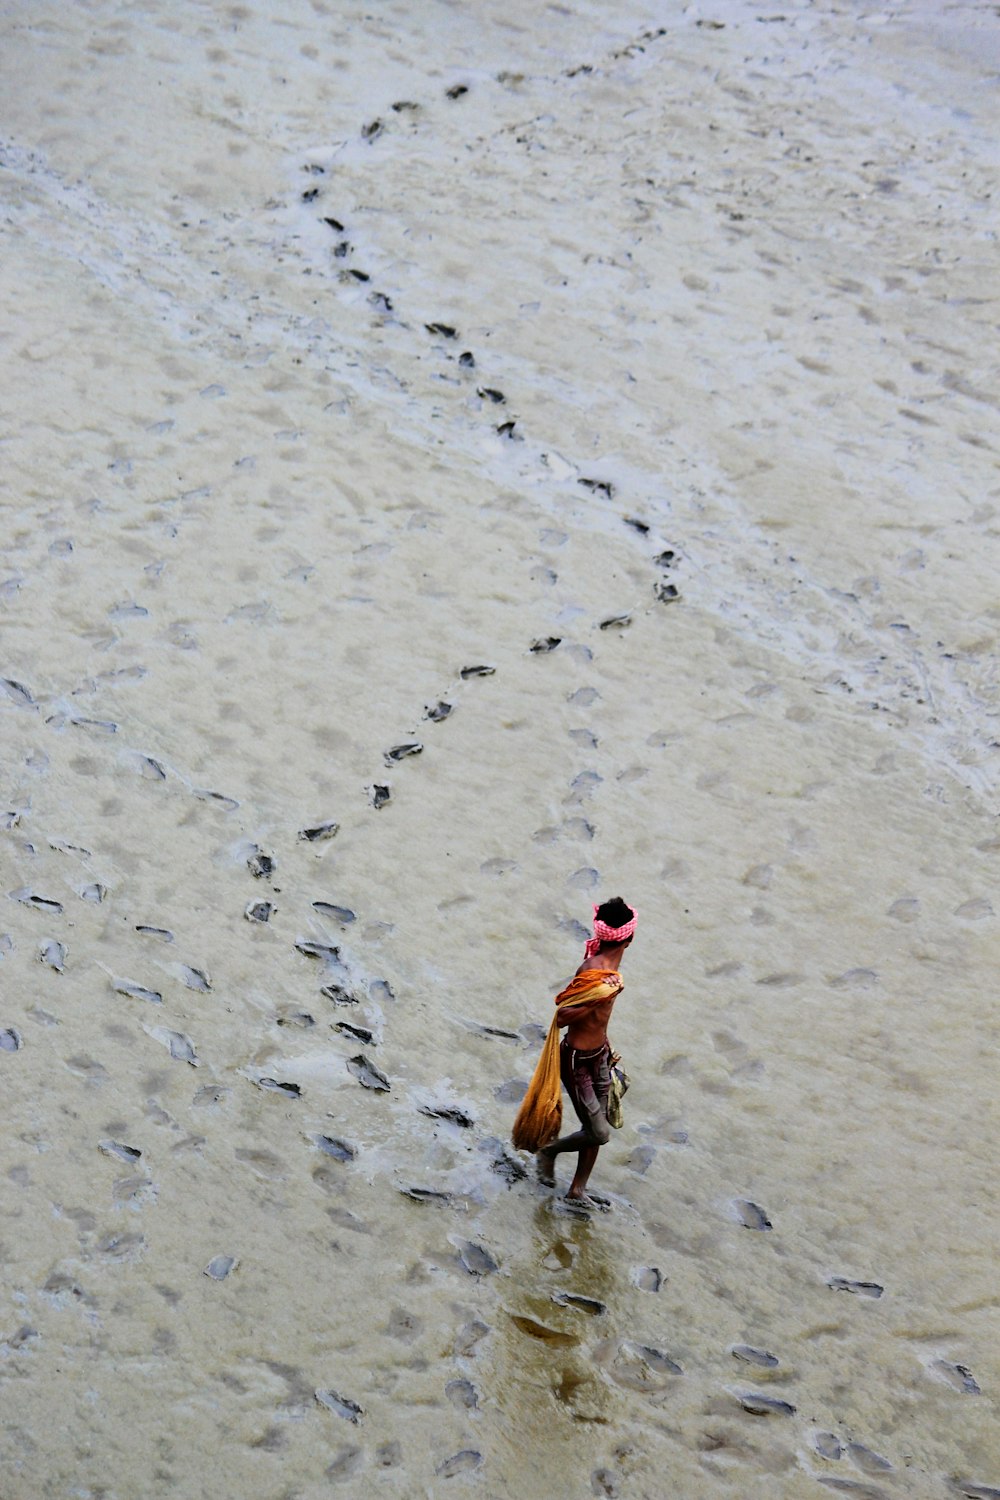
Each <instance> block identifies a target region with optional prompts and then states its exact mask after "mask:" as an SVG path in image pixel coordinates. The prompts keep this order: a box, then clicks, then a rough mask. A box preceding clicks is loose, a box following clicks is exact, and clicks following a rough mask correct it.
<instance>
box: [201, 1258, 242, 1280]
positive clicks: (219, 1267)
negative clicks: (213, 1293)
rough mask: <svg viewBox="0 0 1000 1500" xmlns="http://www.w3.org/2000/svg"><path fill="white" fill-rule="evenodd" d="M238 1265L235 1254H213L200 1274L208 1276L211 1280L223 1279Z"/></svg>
mask: <svg viewBox="0 0 1000 1500" xmlns="http://www.w3.org/2000/svg"><path fill="white" fill-rule="evenodd" d="M238 1265H239V1259H238V1258H237V1257H236V1256H235V1255H213V1257H212V1259H211V1260H210V1261H209V1263H208V1265H207V1266H206V1267H205V1269H204V1271H203V1272H202V1275H203V1276H208V1277H210V1278H211V1279H212V1281H225V1279H226V1277H227V1276H229V1275H230V1274H231V1273H232V1272H233V1271H235V1270H236V1267H237V1266H238Z"/></svg>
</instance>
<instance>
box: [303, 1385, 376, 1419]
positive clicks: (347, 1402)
mask: <svg viewBox="0 0 1000 1500" xmlns="http://www.w3.org/2000/svg"><path fill="white" fill-rule="evenodd" d="M314 1394H315V1396H316V1400H317V1401H318V1402H319V1404H320V1406H325V1407H326V1409H327V1411H332V1412H333V1413H334V1414H335V1415H336V1416H338V1417H343V1418H344V1420H345V1421H347V1422H353V1423H355V1425H356V1424H357V1422H358V1420H359V1418H361V1417H362V1416H363V1415H364V1413H363V1411H362V1409H361V1407H360V1406H359V1405H358V1403H357V1402H356V1401H352V1400H351V1398H350V1397H349V1396H339V1395H338V1394H337V1392H336V1391H329V1390H318V1391H316V1392H315V1393H314Z"/></svg>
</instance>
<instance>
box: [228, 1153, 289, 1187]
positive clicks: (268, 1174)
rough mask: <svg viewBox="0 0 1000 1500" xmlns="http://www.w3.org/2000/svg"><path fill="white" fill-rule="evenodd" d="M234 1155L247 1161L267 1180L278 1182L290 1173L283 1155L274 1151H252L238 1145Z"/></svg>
mask: <svg viewBox="0 0 1000 1500" xmlns="http://www.w3.org/2000/svg"><path fill="white" fill-rule="evenodd" d="M233 1155H234V1156H235V1158H236V1160H237V1161H241V1162H245V1163H246V1165H247V1166H248V1167H250V1168H251V1170H252V1171H254V1172H256V1173H257V1176H258V1177H263V1178H264V1179H265V1181H267V1182H278V1181H280V1180H281V1178H283V1177H286V1176H287V1175H288V1174H287V1172H286V1170H285V1164H284V1162H283V1161H282V1160H281V1157H280V1156H275V1154H274V1152H273V1151H252V1150H248V1149H247V1148H245V1147H237V1149H236V1150H235V1151H234V1152H233Z"/></svg>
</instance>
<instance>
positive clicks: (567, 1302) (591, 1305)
mask: <svg viewBox="0 0 1000 1500" xmlns="http://www.w3.org/2000/svg"><path fill="white" fill-rule="evenodd" d="M551 1300H552V1301H553V1302H554V1303H555V1304H556V1306H557V1307H574V1308H576V1309H577V1310H578V1311H579V1312H585V1313H588V1314H589V1315H590V1316H591V1317H592V1318H596V1317H600V1316H601V1315H602V1314H604V1313H606V1312H607V1310H608V1309H607V1305H606V1303H604V1302H598V1300H597V1298H596V1297H584V1296H581V1295H580V1293H578V1292H553V1293H552V1298H551Z"/></svg>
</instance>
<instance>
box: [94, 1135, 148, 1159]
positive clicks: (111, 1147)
mask: <svg viewBox="0 0 1000 1500" xmlns="http://www.w3.org/2000/svg"><path fill="white" fill-rule="evenodd" d="M97 1149H98V1150H99V1151H103V1152H104V1155H105V1156H115V1157H117V1158H118V1160H119V1161H125V1162H130V1163H131V1162H137V1161H138V1160H139V1158H140V1157H141V1156H142V1152H141V1151H140V1150H139V1148H138V1146H126V1145H125V1144H124V1143H123V1142H122V1141H111V1140H108V1141H98V1143H97Z"/></svg>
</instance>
